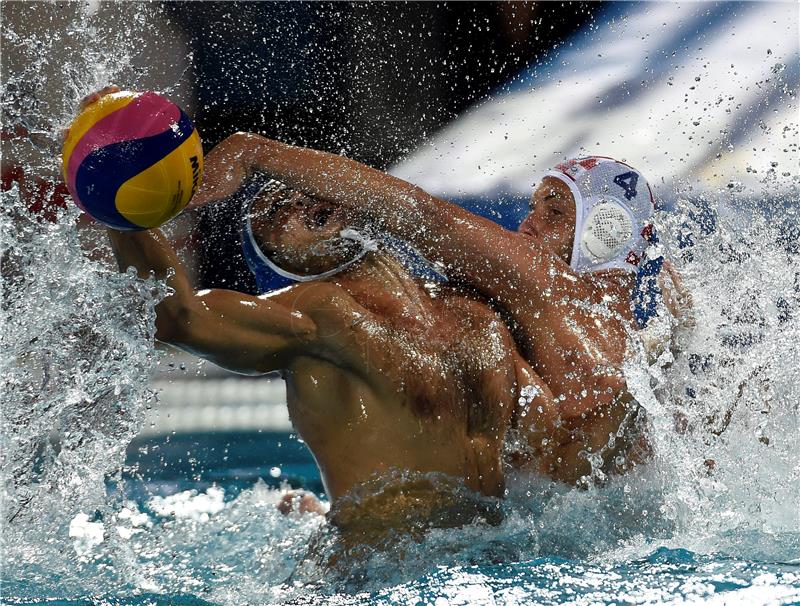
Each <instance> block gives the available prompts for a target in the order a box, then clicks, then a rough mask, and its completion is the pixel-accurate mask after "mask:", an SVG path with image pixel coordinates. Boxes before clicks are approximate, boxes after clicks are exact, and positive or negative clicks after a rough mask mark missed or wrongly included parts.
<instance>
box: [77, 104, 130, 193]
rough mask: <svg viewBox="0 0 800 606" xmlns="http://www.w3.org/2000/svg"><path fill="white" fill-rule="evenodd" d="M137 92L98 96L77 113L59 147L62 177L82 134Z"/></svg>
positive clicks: (121, 106)
mask: <svg viewBox="0 0 800 606" xmlns="http://www.w3.org/2000/svg"><path fill="white" fill-rule="evenodd" d="M138 95H139V93H132V92H129V91H120V92H118V93H112V94H110V95H105V96H103V97H101V98H100V100H98V101H97V102H96V103H92V104H91V105H90V106H89V107H87V108H86V109H85V110H83V111H82V112H81V113H80V115H78V117H77V118H75V120H73V121H72V124H71V125H70V127H69V135H67V138H66V140H65V141H64V145H63V147H62V148H61V170H62V172H63V174H64V179H65V180H66V178H67V165H68V164H69V159H70V156H72V152H73V150H74V149H75V146H76V145H77V144H78V141H80V140H81V138H82V137H83V135H85V134H86V132H87V131H88V130H89V129H90V128H92V126H94V125H95V124H97V122H99V121H100V120H102V119H103V118H105V117H106V116H108V115H110V114H112V113H114V112H115V111H117V110H118V109H121V108H123V107H125V106H126V105H128V104H129V103H130V102H131V101H133V100H134V99H135V98H136V97H137V96H138Z"/></svg>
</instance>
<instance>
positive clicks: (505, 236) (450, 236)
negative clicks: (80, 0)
mask: <svg viewBox="0 0 800 606" xmlns="http://www.w3.org/2000/svg"><path fill="white" fill-rule="evenodd" d="M206 166H207V167H208V168H207V171H208V172H210V173H213V175H211V176H210V177H209V178H207V180H206V185H205V186H204V188H203V190H201V191H200V192H198V194H197V196H196V200H195V201H193V205H194V206H199V205H202V204H206V203H208V202H211V201H214V200H217V199H220V198H222V197H224V196H227V195H230V194H231V193H233V191H235V189H236V188H237V187H238V186H239V184H240V183H241V182H242V180H243V179H244V178H245V177H246V176H247V175H249V174H251V173H253V172H254V171H257V170H261V171H264V172H266V173H268V174H269V175H271V176H272V177H274V178H276V179H278V180H279V181H281V182H283V183H285V184H286V185H288V186H289V187H291V188H293V189H297V190H300V191H303V192H304V193H306V194H308V195H310V196H314V197H317V198H321V199H326V200H329V201H331V202H334V203H337V204H341V205H343V206H346V207H348V208H350V209H352V210H353V211H355V213H356V214H357V215H360V216H362V218H363V220H364V222H365V223H371V224H375V225H377V226H378V227H379V228H380V229H381V230H383V231H386V232H388V233H390V234H392V235H394V236H396V237H398V238H400V239H403V240H405V241H407V242H409V243H411V244H412V245H413V246H415V247H416V248H417V249H418V250H419V251H420V252H421V253H422V254H423V255H424V256H425V257H427V258H428V259H429V260H431V261H433V262H437V263H441V264H442V265H443V267H444V270H445V273H447V274H448V275H449V276H451V277H454V278H459V279H461V280H464V281H466V282H468V283H470V284H471V285H473V286H474V287H475V288H477V289H479V290H481V291H482V292H483V293H484V294H485V295H487V296H490V297H493V298H495V299H496V300H498V301H501V302H503V301H509V300H516V299H518V298H520V297H523V296H524V299H525V304H526V305H529V306H530V305H531V304H535V300H536V298H537V296H540V295H541V293H539V289H537V287H536V285H537V284H548V285H549V286H550V287H551V289H553V287H554V286H555V289H554V290H558V282H559V280H558V279H557V278H556V279H554V278H553V275H554V272H558V273H559V274H563V275H564V276H565V278H564V281H565V284H564V286H565V288H568V289H569V291H570V292H571V293H573V295H574V294H575V289H576V284H575V283H574V280H573V279H572V278H574V276H572V271H571V270H570V268H569V267H568V266H567V265H566V264H565V263H564V262H563V261H561V260H560V259H558V258H557V257H555V255H552V254H551V253H549V252H547V251H545V250H544V249H542V248H541V247H540V246H538V245H537V244H536V243H535V242H532V241H530V240H527V239H526V240H523V239H522V238H521V237H520V236H519V234H516V233H514V232H510V231H508V230H506V229H504V228H502V227H501V226H499V225H497V224H496V223H494V222H493V221H490V220H488V219H484V218H483V217H479V216H477V215H474V214H472V213H470V212H468V211H466V210H464V209H463V208H461V207H460V206H458V205H455V204H451V203H449V202H446V201H444V200H441V199H439V198H436V197H434V196H431V195H430V194H428V193H426V192H425V191H423V190H422V189H420V188H418V187H416V186H414V185H412V184H410V183H407V182H406V181H403V180H402V179H398V178H396V177H392V176H391V175H388V174H386V173H384V172H382V171H379V170H376V169H373V168H370V167H369V166H366V165H364V164H361V163H359V162H356V161H354V160H350V159H348V158H344V157H342V156H337V155H335V154H330V153H326V152H320V151H315V150H311V149H305V148H301V147H295V146H292V145H287V144H285V143H280V142H278V141H273V140H270V139H267V138H265V137H261V136H259V135H255V134H251V133H236V134H234V135H231V136H230V137H228V138H227V139H226V140H225V141H223V142H222V143H220V145H219V146H218V147H217V148H215V149H214V150H212V152H211V153H210V154H209V156H208V158H207V160H206ZM567 280H569V282H568V283H566V281H567ZM521 285H525V288H524V289H523V288H520V286H521ZM556 294H557V293H556Z"/></svg>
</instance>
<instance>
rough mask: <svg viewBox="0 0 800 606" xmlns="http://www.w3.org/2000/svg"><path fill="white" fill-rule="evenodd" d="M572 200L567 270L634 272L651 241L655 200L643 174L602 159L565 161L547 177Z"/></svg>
mask: <svg viewBox="0 0 800 606" xmlns="http://www.w3.org/2000/svg"><path fill="white" fill-rule="evenodd" d="M547 176H549V177H554V178H556V179H559V180H560V181H562V182H564V183H566V185H567V186H568V187H569V189H570V191H571V192H572V196H573V198H575V240H574V243H573V246H572V259H571V261H570V266H571V267H572V268H573V269H574V270H575V271H578V272H587V271H598V270H602V269H612V268H614V269H624V270H626V271H631V272H636V271H637V270H638V267H639V263H640V262H641V260H642V257H643V255H644V251H645V249H646V248H647V246H648V245H649V243H650V241H651V240H652V237H653V224H652V218H653V211H654V209H655V199H654V197H653V192H652V191H651V189H650V185H648V183H647V180H646V179H645V178H644V176H643V175H642V173H640V172H639V171H637V170H636V169H635V168H633V167H631V166H628V165H627V164H625V163H624V162H619V161H618V160H614V159H613V158H607V157H604V156H589V157H586V158H576V159H573V160H568V161H566V162H564V163H562V164H559V165H558V166H556V167H555V168H554V169H553V170H551V171H549V172H548V173H547Z"/></svg>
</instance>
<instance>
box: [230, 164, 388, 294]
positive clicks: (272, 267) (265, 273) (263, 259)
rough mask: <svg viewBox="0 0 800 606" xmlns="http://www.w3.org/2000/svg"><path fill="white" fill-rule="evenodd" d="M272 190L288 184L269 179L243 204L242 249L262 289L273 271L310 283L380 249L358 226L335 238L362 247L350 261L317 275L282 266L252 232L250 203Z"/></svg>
mask: <svg viewBox="0 0 800 606" xmlns="http://www.w3.org/2000/svg"><path fill="white" fill-rule="evenodd" d="M269 189H278V190H284V189H286V186H284V185H283V184H281V183H279V182H278V181H274V180H271V179H270V180H267V181H266V182H265V183H262V184H261V185H260V186H259V187H258V189H256V190H255V193H253V194H251V195H248V196H246V199H245V201H244V207H243V209H242V227H241V239H242V250H243V252H244V256H245V260H246V261H247V264H248V266H249V267H250V270H251V271H252V273H253V275H254V276H255V278H256V282H257V284H258V286H259V290H262V291H263V290H266V286H267V285H268V280H269V277H270V274H271V273H274V274H277V275H279V276H281V277H282V278H285V279H287V280H290V281H292V282H311V281H313V280H324V279H325V278H329V277H331V276H334V275H336V274H338V273H340V272H342V271H344V270H345V269H347V268H349V267H350V266H351V265H354V264H355V263H357V262H359V261H360V260H361V259H363V258H364V256H365V255H366V254H367V253H368V252H371V251H375V250H378V245H377V243H376V242H375V241H374V240H372V239H371V238H368V237H366V236H364V235H362V234H361V233H360V232H358V231H356V230H355V229H352V228H345V229H342V230H341V231H340V232H339V236H338V237H337V238H335V239H334V240H352V241H354V242H357V243H358V244H359V245H360V247H361V249H360V250H359V252H358V253H357V254H356V255H355V256H354V257H352V258H351V259H349V260H348V261H345V262H344V263H342V264H341V265H339V266H338V267H334V268H333V269H330V270H328V271H325V272H321V273H318V274H298V273H295V272H292V271H289V270H287V269H285V268H283V267H281V266H280V265H278V264H277V263H276V262H275V261H274V260H273V259H271V258H270V257H269V255H267V254H266V253H265V252H264V250H263V249H262V248H261V246H259V244H258V242H257V241H256V237H255V234H254V233H253V224H252V218H253V213H252V211H251V206H252V205H253V202H255V200H256V199H258V197H259V196H260V195H261V194H262V193H264V192H265V191H266V190H269ZM327 243H329V244H333V243H334V242H333V240H330V241H328V242H327ZM262 283H263V286H262Z"/></svg>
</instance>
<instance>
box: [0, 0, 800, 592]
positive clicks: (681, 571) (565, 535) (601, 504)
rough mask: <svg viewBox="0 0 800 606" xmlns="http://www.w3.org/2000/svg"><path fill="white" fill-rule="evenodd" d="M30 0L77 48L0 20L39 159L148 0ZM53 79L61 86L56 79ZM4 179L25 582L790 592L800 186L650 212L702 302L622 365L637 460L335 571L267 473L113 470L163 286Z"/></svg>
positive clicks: (108, 67) (5, 409)
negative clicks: (64, 5)
mask: <svg viewBox="0 0 800 606" xmlns="http://www.w3.org/2000/svg"><path fill="white" fill-rule="evenodd" d="M30 10H31V11H32V14H33V13H35V15H34V16H35V17H36V18H37V19H39V20H40V21H41V22H44V23H46V22H48V21H50V22H53V20H63V19H67V20H68V21H69V22H70V25H69V26H68V27H67V28H66V30H65V32H66V33H65V36H66V43H68V44H69V45H73V47H74V48H75V52H74V54H73V56H72V57H71V58H70V59H69V61H67V62H66V63H64V64H63V65H61V64H55V63H54V59H53V57H55V56H57V53H56V50H55V48H56V46H55V45H56V43H58V44H59V45H62V44H64V43H65V40H64V39H63V38H62V39H60V40H58V41H57V40H56V39H55V37H52V38H51V37H48V36H46V35H44V34H42V33H40V32H39V33H36V32H28V33H25V32H23V31H22V30H18V29H17V30H15V29H14V28H11V27H8V26H4V30H3V33H4V43H5V46H6V47H8V48H10V49H11V51H12V52H15V53H18V54H19V55H20V56H22V57H24V58H25V61H23V62H22V64H24V65H25V66H26V67H25V69H24V70H22V71H20V72H16V73H14V74H5V73H4V76H3V89H2V98H3V117H4V123H6V124H10V125H14V126H17V125H19V126H24V127H25V128H26V129H27V131H28V132H29V133H30V135H29V136H28V137H26V138H24V139H21V140H19V141H15V142H13V143H11V144H9V145H10V146H11V149H10V153H11V155H12V156H13V157H15V158H17V159H19V161H20V162H21V163H22V164H24V168H25V171H26V173H28V174H35V175H39V176H41V177H43V178H46V179H50V180H52V179H54V178H55V177H56V175H57V174H58V170H57V166H58V155H57V149H56V148H57V145H56V141H57V130H58V128H59V127H61V126H64V125H65V124H66V123H67V122H68V119H69V117H70V116H71V115H72V113H73V111H74V106H75V104H76V102H77V99H79V98H80V97H81V96H82V95H83V94H86V93H88V92H89V91H91V90H93V89H95V88H97V87H98V86H100V85H104V84H106V83H108V82H110V81H118V82H119V81H125V82H130V83H131V87H132V88H135V87H136V85H137V83H147V80H146V79H145V78H144V74H143V72H137V70H136V69H135V68H133V67H131V66H132V64H133V63H135V61H134V59H135V57H136V55H137V53H139V52H140V49H141V48H142V45H143V42H142V40H143V37H142V36H143V32H145V31H146V30H147V28H148V26H149V23H150V19H151V18H152V16H153V14H154V12H155V11H157V10H158V9H157V7H154V6H149V5H126V6H125V7H120V6H118V5H115V7H114V9H113V11H117V12H113V11H112V18H111V21H110V22H104V21H101V20H98V19H99V17H98V15H99V14H100V13H102V11H104V10H105V11H108V10H112V9H110V8H108V7H105V8H102V7H101V8H100V9H99V11H100V12H97V11H95V12H92V11H89V10H84V9H81V8H80V7H78V6H77V5H76V6H73V7H71V8H69V9H68V10H71V11H73V14H71V15H67V16H65V15H64V14H59V12H58V11H57V10H55V9H54V8H53V7H52V6H38V5H37V6H34V7H32V8H31V9H30ZM64 10H67V9H64ZM148 87H150V88H152V86H148ZM45 89H51V90H58V91H61V95H59V96H57V98H56V99H55V100H54V99H52V98H51V99H50V100H49V101H48V100H47V98H48V96H47V95H46V94H44V91H45ZM6 153H9V150H8V149H7V148H5V147H4V154H6ZM2 196H3V197H2V202H3V206H2V208H3V212H2V215H0V221H2V223H0V228H1V229H0V237H1V238H2V240H1V241H2V274H1V275H2V296H3V299H2V314H1V315H0V318H1V321H2V337H1V338H2V349H1V350H0V356H2V357H0V371H2V376H3V387H2V396H1V397H2V399H1V401H0V404H1V405H2V407H1V408H0V414H1V415H2V417H1V418H0V421H2V455H0V467H1V468H0V474H1V475H0V481H1V482H2V494H3V511H2V515H3V536H2V544H1V545H0V548H2V552H3V554H4V558H3V560H4V561H3V578H4V579H6V580H12V583H11V584H10V585H9V584H7V587H6V590H7V592H9V595H12V596H15V598H16V599H17V600H18V601H20V602H25V601H38V600H43V599H47V598H54V599H76V600H77V599H81V598H85V597H86V596H98V595H109V594H112V593H113V595H115V596H116V597H117V598H120V599H123V598H122V597H124V598H125V599H127V598H130V601H127V602H125V603H138V602H137V601H135V600H136V599H138V598H141V600H142V602H147V601H151V602H158V599H159V598H158V596H159V595H161V596H163V595H167V596H175V595H180V596H184V597H185V598H186V599H185V601H184V603H186V604H197V603H204V602H199V601H198V600H207V601H210V602H213V603H218V604H230V605H238V604H266V603H283V602H294V603H298V602H300V603H320V604H323V603H330V602H331V601H332V600H334V601H336V603H341V604H350V603H352V604H362V603H372V604H397V603H430V604H437V605H439V604H444V603H453V604H458V603H475V604H481V603H486V604H490V603H506V604H525V603H531V602H536V603H543V604H546V603H563V602H565V601H572V602H574V603H596V602H608V601H614V600H619V601H625V600H627V601H628V602H629V603H658V602H663V601H668V600H670V599H675V598H676V596H684V597H693V598H698V599H701V598H703V597H707V596H710V595H712V594H714V593H715V591H717V590H720V591H721V590H723V589H724V590H738V589H741V593H739V594H738V597H739V598H740V599H741V600H743V601H745V602H748V603H757V602H756V601H755V600H756V599H758V600H762V601H766V598H765V597H764V596H768V597H770V598H771V599H772V600H773V602H774V603H791V601H792V600H795V599H800V590H798V589H797V588H798V587H799V586H800V573H798V567H797V565H798V562H800V507H798V503H800V448H798V446H799V445H798V435H800V432H798V429H800V409H799V408H798V407H799V406H800V394H799V393H798V390H800V370H799V369H798V366H797V365H796V363H795V361H796V360H797V358H798V354H800V351H798V348H799V346H798V342H799V341H800V321H798V319H800V251H799V250H798V247H797V243H796V241H795V240H796V236H797V227H796V226H797V217H796V207H795V206H793V205H792V204H793V203H794V201H796V196H795V200H792V201H787V202H786V204H784V205H783V206H784V208H782V209H781V211H780V213H778V212H773V213H772V214H771V215H770V216H768V217H765V216H764V215H763V214H762V213H761V212H759V209H762V208H767V207H769V206H770V205H771V204H773V205H774V204H775V203H774V201H772V202H770V198H768V197H765V198H762V199H759V200H756V201H755V202H752V201H751V202H750V203H744V202H739V201H737V199H736V194H735V192H734V193H730V192H725V193H724V194H723V193H720V195H719V196H718V197H717V199H716V200H712V201H702V200H698V199H692V198H690V197H688V196H687V197H686V198H685V199H684V198H681V199H679V202H678V204H677V208H676V209H675V211H674V212H671V213H669V214H665V215H664V216H662V217H660V220H659V223H660V225H659V227H660V230H659V231H660V233H661V234H662V243H663V246H664V247H665V250H666V253H667V256H668V258H670V259H672V260H673V261H674V263H675V264H676V266H677V268H678V270H679V272H680V274H681V275H682V277H683V279H684V281H685V284H686V287H687V289H688V291H689V292H690V293H691V297H692V301H693V311H692V316H693V322H691V323H690V324H691V325H682V326H673V327H671V329H672V331H673V333H674V334H675V341H676V346H675V347H674V348H673V349H672V350H667V351H665V352H664V353H662V354H661V356H660V357H659V358H658V359H656V360H651V359H648V358H647V356H646V354H645V353H644V350H642V351H639V352H638V355H637V356H635V357H634V358H633V359H632V360H631V361H630V363H629V365H628V367H627V368H626V375H627V377H628V381H629V385H630V387H631V389H632V391H633V392H634V394H635V395H636V397H637V399H638V400H639V401H640V402H641V404H642V405H643V406H644V407H645V409H646V410H647V412H648V416H649V420H650V425H651V436H652V442H653V448H654V451H655V456H654V459H653V461H652V462H651V464H649V465H648V466H646V467H644V468H640V469H638V470H637V471H635V472H634V473H632V474H630V475H627V476H624V477H619V478H612V479H611V480H610V481H609V482H608V483H607V485H605V486H603V487H599V486H592V487H590V488H588V489H587V490H582V491H577V490H572V489H568V488H567V487H564V486H560V485H554V484H551V483H549V482H546V481H544V480H542V479H540V478H522V477H520V478H512V479H511V481H510V482H509V495H508V498H507V499H506V500H505V501H504V502H503V503H502V504H501V505H500V507H501V509H502V511H503V514H504V518H503V521H502V522H500V523H499V524H497V525H490V524H488V523H486V522H484V521H481V520H480V519H476V520H475V521H473V522H472V523H471V524H468V525H466V526H464V527H462V528H457V529H431V530H428V531H427V532H426V533H424V536H422V537H417V539H411V538H408V537H403V536H396V537H393V538H394V539H395V540H394V541H389V542H388V543H391V545H389V546H388V547H387V548H386V549H384V550H376V551H374V552H370V553H367V554H366V555H365V556H364V557H362V558H361V559H360V560H359V561H358V562H354V563H353V564H352V571H351V574H349V575H344V578H336V577H335V575H332V574H330V573H329V571H327V570H325V569H320V568H314V566H315V563H314V561H313V558H310V557H309V554H308V545H309V544H324V543H325V541H326V540H327V539H329V538H330V536H331V533H333V532H334V531H333V530H332V529H331V528H330V526H328V525H327V524H326V523H325V522H324V521H323V520H322V519H321V518H317V517H313V516H300V515H290V516H283V515H281V514H279V513H278V512H277V509H276V508H275V504H276V502H277V500H278V499H279V497H280V493H278V492H276V491H275V490H273V489H270V488H268V487H267V486H265V485H264V484H263V483H262V482H258V483H256V484H255V485H253V486H249V487H246V488H245V489H243V490H241V491H238V492H237V491H233V490H223V489H222V488H220V487H211V488H207V489H203V488H202V487H200V486H192V485H191V481H190V480H186V481H185V482H184V483H182V484H181V485H180V489H176V490H171V491H169V490H168V491H164V494H155V495H152V494H148V495H147V496H146V497H145V498H138V499H131V498H129V497H128V496H125V495H126V493H125V491H124V490H123V489H119V488H118V489H115V490H112V489H111V488H110V483H109V482H110V481H111V482H114V483H115V484H116V485H117V486H122V485H124V483H125V482H126V481H129V480H126V479H124V478H123V477H122V475H121V473H120V470H121V468H122V466H123V463H124V459H125V450H126V447H127V446H128V444H129V443H130V442H131V440H132V439H133V438H134V436H135V435H136V434H137V432H138V431H139V429H140V428H141V425H142V422H143V418H144V413H145V411H146V409H147V407H149V406H151V405H152V404H153V403H154V401H155V396H154V394H153V393H152V392H151V390H150V388H149V382H148V378H149V373H150V372H151V370H152V369H153V367H154V365H155V363H156V361H157V354H156V351H155V349H154V348H153V335H154V332H155V326H154V312H153V308H154V306H155V305H156V304H157V303H158V302H159V301H160V300H161V298H163V297H164V296H165V295H166V289H165V287H164V285H163V284H162V283H159V282H157V281H155V280H144V281H142V280H139V279H137V278H136V277H135V276H133V275H129V274H119V273H117V272H116V270H115V268H113V267H111V265H110V264H109V263H107V262H106V261H103V260H97V259H95V258H96V257H98V256H103V255H102V253H103V252H104V251H105V252H107V247H106V245H105V244H100V245H99V250H93V251H89V252H88V253H87V251H86V250H85V249H86V242H85V240H84V241H82V240H81V237H80V236H79V235H78V232H77V231H76V230H75V227H74V223H75V220H76V218H77V216H78V212H77V210H75V209H74V208H71V209H69V210H65V211H59V212H58V213H57V217H56V218H57V220H56V221H55V222H49V221H43V220H40V219H37V218H36V217H35V215H33V214H30V213H29V212H28V211H27V207H26V203H25V202H24V201H23V198H22V196H21V193H20V191H19V190H18V189H17V188H12V189H11V190H10V191H7V192H3V194H2ZM776 217H777V218H776ZM792 230H794V232H792ZM792 234H794V235H792ZM792 238H794V239H792ZM689 240H691V246H687V243H688V242H689ZM273 454H274V453H273ZM223 471H224V470H223ZM228 473H230V474H234V472H233V471H228ZM183 488H185V489H186V490H182V489H183ZM298 564H301V566H299V567H298ZM298 570H300V572H298ZM287 579H288V580H287ZM554 579H556V580H557V582H556V581H554ZM748 592H749V593H748ZM121 596H122V597H121ZM137 596H138V597H137ZM186 596H196V599H190V598H189V597H186ZM165 603H166V602H165ZM178 603H180V600H178Z"/></svg>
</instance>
